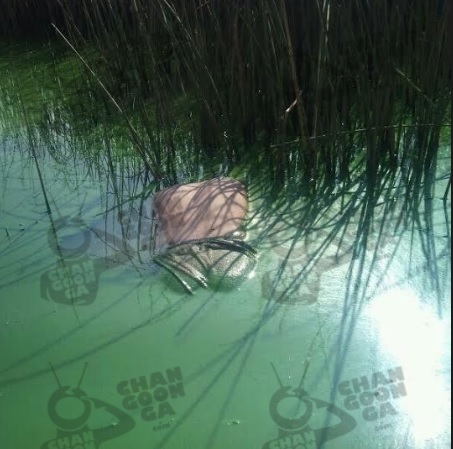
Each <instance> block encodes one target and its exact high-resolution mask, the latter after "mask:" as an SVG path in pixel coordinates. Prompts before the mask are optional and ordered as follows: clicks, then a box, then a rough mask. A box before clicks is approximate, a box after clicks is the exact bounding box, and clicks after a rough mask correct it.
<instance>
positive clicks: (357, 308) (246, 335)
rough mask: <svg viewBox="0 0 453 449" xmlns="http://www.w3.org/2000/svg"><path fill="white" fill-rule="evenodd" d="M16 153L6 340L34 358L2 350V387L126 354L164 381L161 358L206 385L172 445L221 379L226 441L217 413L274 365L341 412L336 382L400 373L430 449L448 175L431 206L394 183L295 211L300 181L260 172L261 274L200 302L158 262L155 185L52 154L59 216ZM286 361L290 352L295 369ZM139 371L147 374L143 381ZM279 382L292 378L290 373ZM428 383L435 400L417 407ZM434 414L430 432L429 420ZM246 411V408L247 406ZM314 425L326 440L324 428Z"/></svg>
mask: <svg viewBox="0 0 453 449" xmlns="http://www.w3.org/2000/svg"><path fill="white" fill-rule="evenodd" d="M17 148H18V150H16V151H14V152H12V151H10V150H11V146H10V144H8V145H4V146H3V148H2V151H1V153H0V160H1V165H0V170H1V179H2V184H3V190H2V205H1V210H0V214H1V223H2V227H3V230H2V232H4V234H3V235H2V239H1V250H0V251H1V259H0V260H1V262H0V273H1V281H0V295H1V298H2V303H1V313H2V320H3V321H2V326H1V328H0V336H1V338H2V340H3V341H5V342H6V343H7V344H10V345H11V346H8V347H13V342H14V341H17V338H19V337H18V336H19V335H20V336H21V338H26V341H27V344H26V345H25V346H24V347H21V348H19V350H17V351H11V350H8V351H6V353H5V356H4V358H3V361H2V367H1V370H0V386H1V387H2V388H6V387H8V388H13V389H14V388H15V387H16V386H18V387H20V386H22V385H23V384H24V383H27V382H35V381H37V380H38V379H40V378H45V379H47V377H45V376H48V375H49V368H48V366H47V360H48V359H52V361H53V363H54V365H55V369H56V370H63V369H70V368H72V367H74V369H75V368H76V367H77V369H79V367H80V364H81V363H83V362H84V361H86V360H87V359H90V360H92V359H93V357H98V358H99V359H103V360H104V362H105V363H114V362H113V361H114V359H115V353H116V352H117V351H120V353H121V354H122V357H124V359H127V360H128V363H127V365H128V366H129V367H130V366H132V367H133V366H134V364H135V363H137V362H136V359H140V360H148V361H149V360H152V363H153V364H157V365H159V366H161V365H165V366H166V363H167V362H166V357H174V358H175V360H177V362H178V363H181V364H184V366H185V367H187V375H185V381H186V382H187V384H188V385H190V386H192V388H194V387H193V386H194V385H199V384H202V385H203V387H202V388H198V389H196V391H195V392H192V393H191V394H190V395H189V396H188V397H190V400H189V403H188V405H187V406H186V408H185V409H184V412H182V413H180V415H179V417H178V419H179V421H178V423H177V424H175V425H173V426H172V428H171V429H170V430H168V431H166V433H165V434H164V433H163V434H161V438H160V440H159V442H158V443H156V445H155V446H154V447H165V444H166V442H167V441H169V440H171V439H172V438H174V437H175V435H177V434H178V432H183V430H182V429H184V428H185V426H186V425H189V424H190V423H191V422H192V420H193V419H194V416H199V415H200V414H201V415H204V413H205V412H204V410H208V409H209V407H208V406H206V405H205V404H206V403H207V402H209V398H210V396H211V395H215V394H217V393H216V392H217V391H218V389H219V388H220V386H221V385H222V384H223V383H225V382H226V383H227V385H228V387H227V388H226V391H225V392H224V393H225V394H224V395H223V396H222V399H221V401H220V405H219V408H220V409H221V410H220V411H219V412H218V414H217V415H216V416H215V417H214V418H210V419H212V420H213V428H215V429H219V428H221V422H222V420H223V417H224V414H225V413H223V412H222V410H226V409H228V407H230V405H231V404H232V401H233V402H234V400H235V399H233V398H235V397H236V396H235V395H237V394H238V390H237V389H238V388H239V386H240V385H241V382H246V384H247V388H251V389H253V388H254V382H253V381H252V380H249V377H248V376H249V374H248V372H250V371H252V372H253V373H254V374H253V376H260V375H262V374H260V372H261V370H263V366H266V369H269V367H268V366H269V361H270V360H269V359H271V361H275V362H276V363H278V364H280V365H281V366H282V367H285V370H286V369H287V370H288V371H291V370H294V371H297V370H299V372H297V375H298V376H299V374H301V373H300V371H302V374H303V375H300V376H299V377H298V378H300V379H302V380H301V382H300V387H301V388H303V389H304V391H305V390H306V391H309V392H310V395H311V396H313V397H316V398H320V399H319V401H324V402H323V403H326V404H327V403H328V404H336V406H338V407H340V408H342V409H345V405H344V404H343V402H342V398H341V395H338V394H336V390H335V389H336V387H337V386H338V385H339V384H340V383H341V381H342V380H344V379H345V378H355V377H359V376H360V375H361V373H362V372H363V371H367V370H368V369H371V370H372V371H373V370H378V369H383V370H384V369H385V368H386V367H394V366H399V365H401V366H403V368H404V373H405V375H406V380H407V383H406V387H407V399H406V398H405V399H402V400H401V407H400V414H401V416H402V417H403V418H404V420H406V422H407V423H409V424H408V426H410V429H411V438H412V439H413V440H414V441H427V440H429V439H430V438H435V437H436V435H439V433H440V432H441V431H442V426H441V425H437V424H438V423H439V422H440V419H441V416H440V415H438V414H436V413H437V412H435V407H440V409H441V410H443V409H444V407H445V405H446V404H445V398H444V397H442V393H444V394H445V391H446V390H447V387H446V385H445V384H444V383H443V381H442V382H441V381H439V379H445V378H446V377H448V373H447V371H446V368H445V361H446V358H447V356H446V354H445V347H447V346H448V342H447V341H446V340H445V338H444V336H443V332H445V330H446V328H447V327H448V323H447V322H445V321H443V318H442V317H443V316H445V315H446V314H447V313H448V310H449V297H450V293H449V291H450V275H449V267H450V249H449V248H450V233H449V213H448V206H449V202H450V199H449V197H447V198H446V199H444V192H445V188H446V187H448V178H446V177H445V176H444V175H445V173H443V172H440V173H439V174H438V179H436V180H435V184H434V185H435V191H434V194H433V195H432V196H430V197H429V198H428V197H426V195H425V192H424V190H423V189H421V194H419V195H418V196H417V195H415V196H407V195H406V193H405V191H404V189H403V188H402V183H403V180H402V179H401V178H398V177H396V176H394V177H387V178H386V177H383V178H382V182H381V183H380V184H378V185H377V186H375V188H374V189H370V187H369V186H368V185H367V184H366V183H364V182H363V181H357V180H355V181H354V182H353V181H351V183H350V184H348V185H345V186H343V187H342V188H339V189H338V190H335V191H332V190H328V189H327V190H325V191H320V192H319V194H318V195H317V196H316V197H311V198H310V197H308V198H302V197H301V195H300V194H299V192H298V189H297V184H295V185H294V186H288V187H287V188H286V189H285V190H283V191H282V192H280V193H279V194H278V195H277V196H275V195H274V194H271V192H269V187H268V184H269V183H268V182H267V180H266V179H265V178H262V177H260V176H255V175H254V174H253V173H251V174H250V177H249V179H248V182H247V184H248V189H249V194H250V198H251V210H250V213H249V216H248V219H247V223H246V227H247V231H248V240H247V242H248V243H249V244H251V245H252V246H253V248H256V250H257V253H258V264H257V268H256V272H255V276H254V277H253V278H251V279H247V280H246V281H245V282H244V284H242V285H241V286H240V289H239V288H237V289H233V290H232V291H230V292H213V291H201V292H197V294H196V295H194V296H191V297H190V296H189V295H187V294H186V293H185V292H184V291H182V290H180V291H179V292H178V291H176V290H174V289H172V288H170V287H169V284H168V283H167V280H166V279H165V278H164V277H163V276H162V271H161V270H160V269H159V267H158V266H157V265H156V264H155V263H154V262H153V253H152V247H153V239H154V225H153V219H152V218H153V217H152V198H153V195H154V193H155V192H156V191H157V190H158V189H159V188H160V187H161V186H160V185H158V183H157V182H152V180H151V181H150V179H149V178H148V177H147V176H146V175H145V174H144V173H141V172H140V170H138V171H137V172H136V171H135V168H136V167H132V168H131V172H130V173H129V172H127V171H121V168H120V167H119V166H118V167H117V168H116V169H115V170H113V171H112V169H111V168H112V167H111V165H110V164H109V163H108V161H107V162H106V164H105V165H103V164H101V163H99V164H98V165H97V166H96V169H95V170H94V171H92V167H91V166H89V165H87V164H85V163H83V162H80V161H77V163H76V164H75V165H74V164H72V165H71V164H69V163H66V164H63V165H61V159H59V160H58V161H56V160H54V159H52V158H51V157H49V155H48V154H47V153H45V150H44V151H43V154H42V155H41V156H40V159H39V162H40V163H41V164H42V167H43V174H44V181H45V188H46V189H47V190H48V193H49V198H50V200H51V207H52V210H53V213H52V215H51V216H50V217H49V216H48V215H47V213H46V211H45V204H44V200H43V198H42V195H41V187H40V186H39V182H38V180H37V177H36V175H35V172H34V168H33V165H32V161H31V160H30V158H29V155H28V153H27V152H26V151H24V150H23V149H22V150H21V151H20V149H21V146H20V145H18V147H17ZM62 154H63V156H64V152H63V150H62ZM68 159H69V158H68ZM68 159H66V161H68ZM30 304H32V306H30ZM82 306H83V307H82ZM219 317H220V319H219ZM6 323H8V324H6ZM401 334H402V335H401ZM138 336H140V337H141V338H139V337H138ZM156 342H158V344H157V343H156ZM161 342H162V343H161ZM208 343H209V344H208ZM123 345H125V347H127V348H133V349H134V350H133V351H132V352H133V354H128V351H130V349H128V350H126V351H124V349H121V348H123ZM118 348H119V349H118ZM287 354H297V358H298V360H299V362H298V363H294V362H292V361H289V357H288V356H287ZM128 357H129V358H128ZM291 357H292V355H291ZM147 358H148V359H147ZM132 360H134V363H132ZM172 360H173V359H172ZM300 360H303V361H304V363H303V367H302V368H301V363H300ZM143 363H144V362H143ZM175 363H176V362H175ZM370 367H372V368H370ZM115 369H118V370H120V371H121V369H123V371H121V375H120V374H118V376H119V378H121V377H125V378H126V377H127V376H130V377H134V376H136V375H137V374H135V371H134V369H133V368H128V369H126V367H123V368H118V367H115ZM129 369H130V370H131V372H130V373H129ZM146 369H148V368H146V364H145V365H141V367H140V369H137V372H138V373H141V372H144V371H145V370H146ZM282 369H283V368H282ZM112 370H113V369H112ZM229 370H230V371H229ZM231 370H232V371H231ZM113 371H114V370H113ZM132 371H134V372H132ZM269 371H270V370H269ZM264 377H265V380H263V383H264V385H265V394H269V398H271V397H272V394H273V393H274V390H275V389H276V386H275V385H274V383H275V379H272V381H270V380H267V378H268V377H269V378H272V372H270V374H269V376H264ZM294 377H295V375H294ZM289 378H290V377H289V376H288V379H289ZM108 381H109V382H110V378H109V379H108ZM112 382H114V380H112ZM281 382H282V384H285V385H284V386H286V383H287V382H288V380H287V379H286V378H285V377H284V376H282V380H281ZM323 382H324V384H323ZM320 385H321V386H322V387H320ZM326 385H327V386H326ZM426 385H436V388H431V389H430V390H429V394H428V393H426V394H422V395H421V396H420V393H419V392H420V389H423V388H424V386H426ZM261 393H262V394H263V392H261ZM420 397H421V399H420ZM320 403H321V402H320ZM265 406H267V405H266V404H265ZM426 408H429V409H430V410H432V411H433V415H432V416H433V417H437V418H438V420H437V424H436V423H435V422H434V421H430V422H427V421H426V420H425V421H424V423H421V421H420V419H421V418H420V416H421V411H422V410H426ZM238 409H240V410H247V406H246V404H245V402H244V403H243V402H241V403H240V406H239V405H238ZM436 410H437V409H436ZM241 413H243V412H241ZM241 413H239V415H240V416H239V417H238V419H239V418H241V419H239V421H240V422H243V415H242V414H241ZM348 413H349V414H351V415H352V414H353V413H354V411H351V410H348ZM441 415H442V416H445V415H444V414H442V413H441ZM354 417H355V419H356V421H359V416H356V415H354ZM403 418H401V419H402V420H403ZM206 419H208V418H207V417H206ZM326 419H327V418H326ZM442 419H443V418H442ZM315 421H317V422H319V426H320V428H327V427H328V425H327V424H329V423H327V424H326V423H325V422H324V418H323V417H319V416H316V420H315ZM442 422H443V421H442ZM238 427H240V426H238ZM406 428H407V427H406ZM165 429H166V427H165ZM218 431H219V432H220V430H218ZM275 434H276V435H277V431H276V432H275ZM398 438H401V440H399V441H402V438H403V436H401V434H398Z"/></svg>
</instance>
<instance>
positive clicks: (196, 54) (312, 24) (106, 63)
mask: <svg viewBox="0 0 453 449" xmlns="http://www.w3.org/2000/svg"><path fill="white" fill-rule="evenodd" d="M2 3H3V4H4V8H3V10H2V11H4V12H2V15H1V16H0V32H1V33H2V35H3V38H2V41H1V47H2V49H1V52H0V63H1V60H3V61H6V62H4V64H7V69H6V70H5V73H6V76H4V77H3V79H1V80H0V104H1V108H0V125H1V126H2V127H3V128H6V127H7V125H8V124H12V127H13V128H16V129H18V127H19V123H21V124H22V125H24V124H25V130H26V131H25V135H26V138H27V139H28V141H29V142H30V144H31V146H33V143H34V142H35V143H36V142H37V141H38V140H41V141H43V142H45V146H46V148H47V149H48V151H49V153H50V154H51V155H52V157H54V158H55V159H57V160H58V158H59V157H60V151H59V147H60V146H62V145H66V146H67V147H70V148H73V149H74V150H76V151H77V152H78V154H79V155H80V156H83V157H84V158H85V160H87V164H88V166H90V167H96V161H98V160H102V161H104V160H105V161H106V164H105V166H106V167H107V170H108V171H110V172H112V173H113V172H115V171H116V168H118V167H119V168H120V169H121V170H122V172H123V173H124V170H126V171H127V170H128V169H129V168H130V169H131V170H132V171H133V173H134V174H135V175H136V174H141V175H142V177H143V179H144V180H145V184H146V180H151V181H153V184H152V186H153V187H152V188H154V189H156V188H162V187H165V186H168V185H172V184H174V183H175V182H188V181H198V180H200V179H206V178H208V177H211V176H214V175H227V176H234V177H238V178H240V179H242V180H244V181H246V182H248V184H249V185H250V186H251V185H253V184H259V192H260V193H259V195H260V196H261V197H262V198H264V203H263V204H265V206H266V208H265V209H266V210H265V211H261V212H262V216H261V221H262V220H263V217H264V218H266V216H267V215H266V214H267V213H268V211H269V214H271V213H273V212H276V211H277V212H278V214H279V220H280V221H282V220H281V217H282V216H283V215H285V214H286V216H287V217H290V218H291V220H289V221H288V222H285V221H284V220H283V222H284V223H288V228H291V227H294V226H295V224H294V223H303V226H304V229H303V230H300V229H295V228H294V229H295V230H294V239H295V240H294V241H296V239H297V238H300V237H301V236H303V235H306V234H307V233H309V232H312V231H313V229H315V228H316V221H317V218H316V217H317V216H319V215H320V214H323V213H324V212H325V211H326V210H327V209H329V208H331V207H332V205H333V204H334V203H335V202H336V201H341V204H342V206H341V207H342V212H341V214H339V215H338V217H337V219H338V223H341V224H345V223H346V224H347V223H348V220H347V219H345V218H344V217H345V215H344V214H345V211H350V212H351V213H356V212H357V211H359V212H360V223H359V225H358V227H357V239H356V242H357V243H356V247H355V248H354V253H355V254H359V253H361V249H360V248H361V245H362V246H364V247H365V248H366V247H367V239H368V235H369V232H370V229H371V228H372V223H373V218H374V214H375V211H376V208H377V207H378V206H379V205H381V204H382V201H385V204H386V206H385V211H384V217H387V215H388V214H390V212H389V211H390V210H392V211H393V209H394V203H395V202H396V201H399V200H401V201H402V202H403V205H402V206H401V208H400V209H399V211H398V214H397V219H396V223H397V225H398V226H399V225H401V224H404V225H405V226H410V225H411V223H412V225H414V223H415V226H416V227H417V229H422V228H427V229H429V228H430V226H431V224H432V223H431V222H432V217H431V218H430V210H432V203H431V202H432V199H433V195H434V182H435V180H436V177H437V178H438V174H437V173H436V167H437V166H438V158H439V148H440V147H441V143H443V145H448V144H449V138H450V127H451V123H450V120H449V114H450V111H451V107H450V95H451V64H450V54H449V43H450V42H451V35H450V33H451V27H449V26H447V24H448V23H449V22H448V20H449V16H450V8H451V6H450V2H447V1H444V0H437V1H434V2H433V1H431V0H421V1H411V0H399V1H396V2H389V1H373V2H367V1H348V2H342V1H330V0H315V1H308V0H304V1H299V2H296V1H288V0H256V1H255V0H250V1H240V0H234V1H220V0H212V1H209V0H208V1H203V0H200V1H194V2H188V1H186V0H155V1H149V0H134V1H132V2H124V1H120V0H98V1H94V2H93V1H91V0H77V1H73V0H58V1H54V0H35V1H33V0H29V1H27V5H28V7H27V8H24V7H23V5H22V4H20V2H15V1H13V0H4V1H3V2H2ZM31 38H32V39H33V41H38V42H40V44H36V43H35V44H33V46H32V47H31V46H30V44H26V42H27V41H30V40H31ZM17 42H20V46H19V47H15V46H14V45H13V43H17ZM125 167H128V168H127V169H125ZM93 170H94V168H93ZM444 174H445V173H444ZM449 185H450V184H449V182H448V187H449ZM282 192H283V193H284V195H283V198H284V201H286V203H282V202H281V198H282V196H281V195H280V194H281V193H282ZM148 193H149V192H148ZM314 193H316V194H317V197H316V198H318V201H316V200H314V199H313V198H314V197H313V194H314ZM437 194H438V196H439V193H437ZM345 195H346V196H345ZM347 195H349V196H347ZM442 195H443V196H444V198H446V197H447V195H448V192H447V191H445V193H444V192H442V194H441V196H442ZM300 197H306V198H307V199H308V206H307V207H308V209H307V207H306V205H305V206H304V207H305V208H297V207H293V205H294V204H296V202H297V200H298V199H299V198H300ZM420 204H422V205H423V210H424V220H425V222H424V223H423V224H422V223H421V222H420V217H419V206H420ZM269 217H270V215H269ZM272 220H273V219H271V218H269V223H268V224H269V226H267V227H266V229H265V231H264V232H263V233H262V235H261V238H262V237H263V236H269V235H271V234H272V232H273V231H272V227H273V226H274V224H275V222H274V221H272ZM290 223H291V224H290ZM333 232H335V233H336V234H337V235H339V233H341V231H340V230H339V229H338V228H337V227H335V229H334V231H333ZM332 238H333V236H332V235H329V236H328V238H327V239H326V242H327V243H328V242H329V241H331V239H332ZM423 238H425V237H423ZM426 238H428V237H426ZM340 240H342V237H341V238H340ZM292 249H293V246H291V245H290V249H289V250H288V257H287V259H289V258H290V253H291V251H292ZM425 249H426V251H425V252H426V254H427V256H428V259H429V257H431V256H433V254H431V252H430V251H431V250H430V244H429V242H428V243H426V245H425ZM285 263H286V262H285ZM285 263H283V264H282V268H281V270H280V272H279V276H281V275H282V273H283V271H284V269H285ZM304 269H305V268H304ZM302 271H303V270H302ZM303 276H304V274H303V273H302V272H301V273H300V276H295V279H298V278H303Z"/></svg>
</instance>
